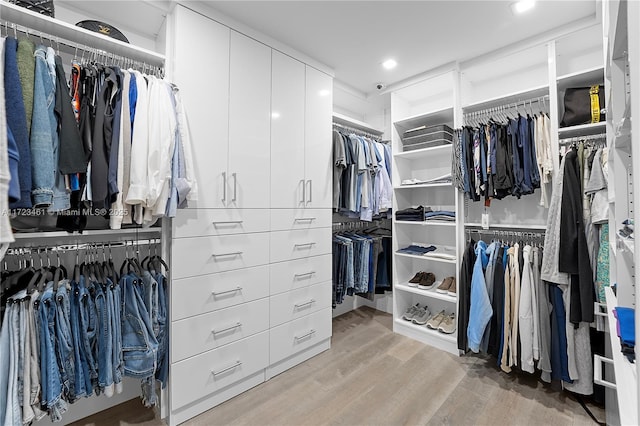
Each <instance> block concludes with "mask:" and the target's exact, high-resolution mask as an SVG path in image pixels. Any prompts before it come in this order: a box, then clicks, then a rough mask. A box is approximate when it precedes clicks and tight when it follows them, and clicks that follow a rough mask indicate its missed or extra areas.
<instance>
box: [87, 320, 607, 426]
mask: <svg viewBox="0 0 640 426" xmlns="http://www.w3.org/2000/svg"><path fill="white" fill-rule="evenodd" d="M493 364H494V363H493V362H492V361H491V362H490V361H488V360H487V359H484V358H480V357H475V356H464V357H456V356H453V355H450V354H448V353H445V352H442V351H439V350H437V349H434V348H432V347H430V346H426V345H424V344H422V343H419V342H417V341H415V340H412V339H409V338H407V337H404V336H400V335H398V334H394V333H393V332H392V318H391V316H390V315H388V314H385V313H381V312H379V311H376V310H374V309H370V308H360V309H358V310H356V311H352V312H349V313H347V314H345V315H342V316H340V317H338V318H335V319H334V320H333V338H332V343H331V349H330V350H328V351H326V352H324V353H322V354H320V355H318V356H316V357H314V358H312V359H310V360H308V361H307V362H305V363H302V364H300V365H298V366H296V367H294V368H292V369H291V370H288V371H287V372H285V373H283V374H281V375H279V376H277V377H275V378H273V379H271V380H269V381H268V382H266V383H263V384H261V385H259V386H257V387H255V388H253V389H251V390H249V391H247V392H245V393H243V394H242V395H239V396H237V397H236V398H233V399H231V400H229V401H227V402H225V403H223V404H221V405H219V406H217V407H215V408H213V409H211V410H209V411H207V412H205V413H203V414H201V415H200V416H198V417H196V418H194V419H192V420H190V421H189V422H187V423H185V424H187V425H193V426H195V425H198V426H205V425H206V426H209V425H325V424H327V425H441V424H447V425H536V426H538V425H554V426H555V425H594V424H595V423H594V422H593V420H591V418H590V417H589V416H588V415H587V414H586V412H585V411H584V410H583V409H582V407H580V405H579V403H578V402H577V401H576V400H575V399H573V398H572V397H571V396H569V395H568V394H566V393H562V392H557V391H554V390H551V389H549V388H548V387H546V386H543V385H542V384H540V383H538V382H537V381H536V380H535V379H533V378H531V377H529V378H527V377H524V376H518V375H513V374H512V375H508V374H505V373H502V372H500V371H498V370H497V369H496V368H495V367H494V366H493ZM590 408H591V411H592V412H593V413H594V414H595V416H596V417H597V418H598V419H599V420H600V421H604V417H605V414H604V411H603V410H602V409H600V408H598V407H593V406H590ZM162 424H164V423H163V422H162V421H161V420H159V419H157V418H155V417H154V414H153V411H151V410H147V409H144V408H143V407H142V406H141V404H140V402H139V401H138V400H134V401H129V402H127V403H125V404H121V405H119V406H117V407H114V408H112V409H110V410H106V411H103V412H101V413H98V414H96V415H94V416H91V417H88V418H86V419H84V420H82V421H81V422H78V423H75V425H77V426H79V425H87V426H88V425H95V426H103V425H104V426H107V425H108V426H113V425H145V426H147V425H149V426H151V425H162Z"/></svg>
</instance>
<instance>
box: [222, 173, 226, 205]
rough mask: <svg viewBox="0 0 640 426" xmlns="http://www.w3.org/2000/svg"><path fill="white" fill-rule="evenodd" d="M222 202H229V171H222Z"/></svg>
mask: <svg viewBox="0 0 640 426" xmlns="http://www.w3.org/2000/svg"><path fill="white" fill-rule="evenodd" d="M222 202H223V203H226V202H227V172H222Z"/></svg>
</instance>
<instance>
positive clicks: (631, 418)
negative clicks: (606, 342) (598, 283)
mask: <svg viewBox="0 0 640 426" xmlns="http://www.w3.org/2000/svg"><path fill="white" fill-rule="evenodd" d="M604 291H605V295H606V297H607V320H608V321H607V322H608V323H609V337H610V339H611V353H612V354H613V366H614V370H615V377H616V392H617V394H618V408H619V410H620V424H623V425H637V424H638V407H637V404H638V399H637V395H638V377H637V375H636V374H637V373H636V365H635V364H632V363H630V362H629V360H627V358H626V357H625V356H624V355H623V354H622V351H621V346H620V339H619V338H618V332H617V329H616V318H615V317H614V315H613V309H614V308H615V307H616V306H618V299H617V298H616V295H615V294H613V290H612V289H611V287H606V288H605V289H604Z"/></svg>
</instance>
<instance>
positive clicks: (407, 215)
mask: <svg viewBox="0 0 640 426" xmlns="http://www.w3.org/2000/svg"><path fill="white" fill-rule="evenodd" d="M430 211H431V209H430V208H429V207H427V208H426V209H425V208H424V207H423V206H418V207H409V208H407V209H403V210H398V211H397V212H396V220H407V221H415V222H421V221H423V220H424V217H425V216H424V215H425V214H426V213H427V212H430Z"/></svg>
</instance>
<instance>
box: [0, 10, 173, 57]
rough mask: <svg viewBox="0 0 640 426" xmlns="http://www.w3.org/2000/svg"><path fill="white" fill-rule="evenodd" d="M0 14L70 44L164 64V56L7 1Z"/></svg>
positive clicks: (7, 19) (30, 28)
mask: <svg viewBox="0 0 640 426" xmlns="http://www.w3.org/2000/svg"><path fill="white" fill-rule="evenodd" d="M0 16H2V19H3V20H5V21H8V22H11V23H15V24H17V25H19V26H23V27H27V28H29V30H30V31H33V32H32V33H35V34H37V33H38V32H39V31H41V32H43V33H46V34H49V35H51V36H54V37H59V38H60V39H61V40H60V41H65V40H66V41H67V42H71V43H73V44H76V43H77V44H78V46H79V47H82V46H83V45H84V46H88V47H93V48H97V49H100V50H104V51H107V52H109V53H114V54H116V55H119V56H123V57H126V58H131V59H135V60H138V61H140V62H145V63H147V64H150V65H155V66H162V65H164V61H165V57H164V55H161V54H159V53H156V52H153V51H151V50H147V49H143V48H141V47H136V46H134V45H132V44H129V43H125V42H122V41H120V40H116V39H114V38H111V37H108V36H106V35H103V34H100V33H97V32H94V31H89V30H86V29H84V28H80V27H76V26H75V25H72V24H69V23H67V22H63V21H61V20H59V19H55V18H51V17H49V16H45V15H42V14H40V13H36V12H32V11H30V10H28V9H26V8H24V7H20V6H16V5H15V4H12V3H9V2H7V1H0Z"/></svg>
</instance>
